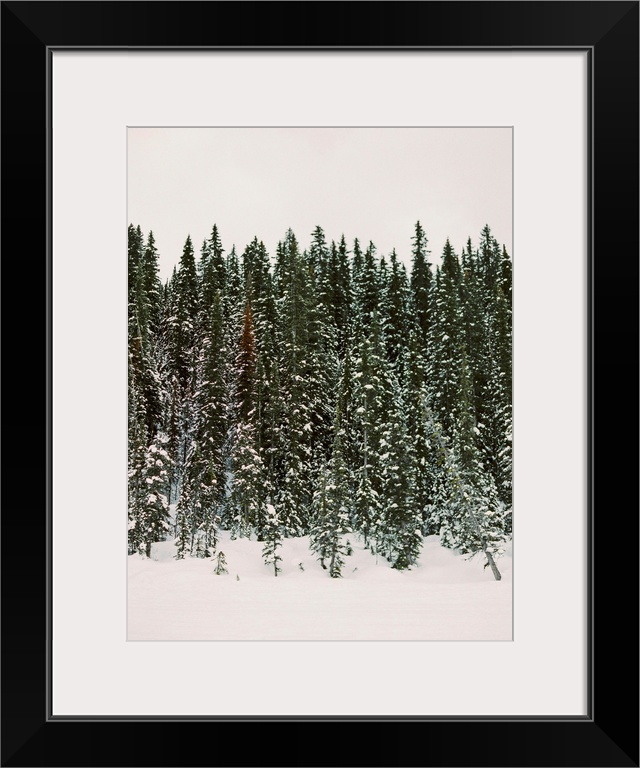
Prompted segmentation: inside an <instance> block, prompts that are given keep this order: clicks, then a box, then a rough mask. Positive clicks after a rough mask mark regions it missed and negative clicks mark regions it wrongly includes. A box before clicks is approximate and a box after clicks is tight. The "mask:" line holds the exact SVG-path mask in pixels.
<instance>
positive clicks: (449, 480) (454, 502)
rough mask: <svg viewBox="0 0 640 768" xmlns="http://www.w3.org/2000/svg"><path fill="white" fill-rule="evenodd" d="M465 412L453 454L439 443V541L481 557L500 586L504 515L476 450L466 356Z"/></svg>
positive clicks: (462, 393)
mask: <svg viewBox="0 0 640 768" xmlns="http://www.w3.org/2000/svg"><path fill="white" fill-rule="evenodd" d="M461 379H462V392H461V402H462V407H461V411H460V416H459V418H458V419H457V423H456V426H455V430H454V435H453V440H452V448H451V449H449V448H448V446H447V444H446V442H445V441H441V443H440V446H439V448H440V450H441V452H442V454H443V461H442V469H443V474H442V477H441V478H440V483H439V486H440V487H439V491H438V494H437V500H436V502H437V503H439V504H440V505H441V506H440V508H439V509H438V511H437V515H438V517H439V520H440V531H439V533H440V541H441V543H442V544H443V546H445V547H450V548H452V549H456V550H458V551H460V552H463V553H475V552H479V551H482V552H483V553H484V554H485V556H486V558H487V563H488V565H490V566H491V569H492V571H493V574H494V576H495V578H496V579H497V580H499V579H500V578H501V576H500V572H499V570H498V568H497V566H496V564H495V559H496V558H497V557H498V556H499V555H501V554H502V553H503V551H504V550H503V546H504V541H505V516H504V510H503V508H502V506H501V504H500V502H499V500H498V495H497V491H496V487H495V483H494V481H493V477H492V475H491V473H490V472H487V471H486V470H485V468H484V467H483V466H482V462H481V459H480V455H479V451H478V449H477V446H476V439H475V437H476V430H477V427H476V426H475V424H474V418H473V412H472V406H471V375H470V372H469V369H468V367H467V364H466V355H463V367H462V372H461Z"/></svg>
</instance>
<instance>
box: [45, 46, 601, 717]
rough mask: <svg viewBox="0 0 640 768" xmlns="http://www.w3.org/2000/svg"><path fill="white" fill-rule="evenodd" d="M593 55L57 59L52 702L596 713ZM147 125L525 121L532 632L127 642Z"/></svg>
mask: <svg viewBox="0 0 640 768" xmlns="http://www.w3.org/2000/svg"><path fill="white" fill-rule="evenodd" d="M586 73H587V56H586V54H585V53H582V52H562V53H549V52H543V51H540V52H527V53H525V52H522V53H520V52H506V51H505V52H474V53H471V52H469V53H449V52H443V51H439V52H433V51H432V52H428V53H427V52H422V53H420V52H418V53H416V52H407V53H396V52H393V53H392V52H378V53H373V52H366V53H359V52H358V53H353V52H351V53H334V52H323V53H317V52H314V53H310V52H296V53H283V52H269V53H256V52H252V53H249V52H227V53H221V52H218V53H202V52H198V53H178V52H167V53H158V52H133V53H123V52H101V53H97V52H96V53H92V52H70V51H69V52H56V53H54V54H53V101H52V104H53V712H52V714H53V715H95V716H99V715H123V716H126V715H154V714H155V715H174V714H176V715H177V714H180V715H215V714H220V715H234V714H237V715H242V714H246V715H249V714H257V715H269V714H285V715H286V714H296V715H300V714H308V715H314V714H318V715H321V714H328V715H366V714H370V715H429V714H431V715H452V716H455V715H491V716H501V715H546V716H555V715H584V714H586V711H587V701H586V675H587V670H586V643H587V634H586V633H587V628H586V579H587V574H586V520H587V511H586V465H587V462H586V458H587V457H586V412H587V409H586V382H587V370H586V328H587V319H586V317H587V316H586V295H587V291H586V275H587V271H586V242H587V239H586V157H587V155H586V151H587V148H586V117H587V115H586V105H587V91H586V88H587V77H586ZM416 94H419V98H416ZM128 125H317V126H321V125H365V126H366V125H369V126H384V125H393V126H399V125H417V126H420V125H422V126H434V125H512V126H514V139H515V142H514V174H515V208H514V213H515V217H514V247H513V252H514V310H515V313H514V439H515V443H514V449H515V466H514V480H515V485H514V502H515V504H514V525H515V541H514V543H515V561H514V621H515V624H514V642H512V643H490V642H489V643H487V642H485V643H442V642H425V643H416V642H414V643H403V644H402V647H401V648H399V647H398V645H397V643H377V642H371V643H353V642H352V643H290V642H289V643H273V642H271V643H143V642H137V643H127V642H126V610H125V605H126V547H125V538H124V537H125V535H126V534H125V533H123V532H124V531H125V529H126V380H127V376H126V353H125V351H124V350H126V263H127V262H126V224H127V223H128V222H127V216H126V126H128ZM162 670H164V671H162ZM180 670H184V674H181V673H180ZM381 671H384V673H381ZM276 679H277V686H274V680H276ZM330 681H336V682H340V681H348V686H344V688H343V687H342V685H341V686H340V687H341V689H342V690H343V692H342V693H341V695H340V696H339V697H338V698H337V699H336V696H335V695H334V694H333V688H332V686H331V685H328V684H327V683H328V682H330Z"/></svg>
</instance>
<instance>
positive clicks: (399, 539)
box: [128, 222, 512, 577]
mask: <svg viewBox="0 0 640 768" xmlns="http://www.w3.org/2000/svg"><path fill="white" fill-rule="evenodd" d="M478 243H479V244H478V247H477V249H474V247H473V245H472V243H471V240H469V241H468V242H467V245H466V247H465V248H464V250H463V251H462V253H461V254H460V256H458V255H457V254H456V253H455V251H454V249H453V248H452V246H451V244H450V243H449V242H448V241H447V242H446V244H445V245H444V248H443V251H442V259H441V261H440V263H439V264H438V265H437V266H435V267H434V269H433V271H432V265H431V264H430V262H429V257H430V251H429V250H428V248H427V245H428V241H427V237H426V233H425V230H424V229H423V227H422V225H421V224H420V222H417V223H416V226H415V230H414V234H413V238H412V248H411V253H410V259H411V268H410V277H409V275H408V274H407V269H406V268H405V265H404V263H403V261H402V260H401V258H399V256H398V254H397V253H396V251H395V250H393V251H391V252H390V253H389V254H388V255H385V256H379V255H378V253H377V251H376V247H375V245H374V244H373V243H372V242H369V244H368V246H367V248H366V249H365V250H363V249H362V247H361V245H360V242H359V241H358V240H355V241H354V243H353V250H352V252H351V254H350V253H349V251H348V249H347V246H346V242H345V238H344V236H341V237H340V238H339V240H329V239H327V236H326V235H325V232H324V230H323V229H322V228H321V227H320V226H317V227H315V229H314V230H313V232H312V233H311V237H310V242H309V244H308V247H307V248H306V250H305V249H303V248H302V247H301V246H300V244H299V243H298V240H297V238H296V236H295V235H294V233H293V231H292V230H288V231H287V232H286V234H285V236H284V238H283V240H282V241H281V242H280V243H279V244H278V247H277V249H276V253H275V255H274V257H275V258H274V261H273V263H272V261H271V259H270V257H269V254H268V253H267V250H266V248H265V246H264V243H263V242H261V241H260V240H259V239H258V238H257V237H254V238H253V240H252V241H251V242H250V243H249V244H248V245H246V247H245V248H244V250H243V251H242V256H241V257H240V258H239V257H238V253H237V252H236V249H235V247H232V248H231V249H230V250H229V251H228V252H227V251H225V249H224V248H223V246H222V241H221V238H220V234H219V231H218V227H217V225H215V224H214V226H213V228H212V230H211V235H210V237H209V238H208V239H207V240H205V241H204V243H203V244H202V248H201V251H200V259H199V261H198V263H197V264H196V261H195V256H194V251H193V245H192V242H191V238H189V237H188V238H187V240H186V242H185V245H184V248H183V251H182V256H181V258H180V263H179V265H178V267H177V268H176V269H174V272H173V274H172V276H171V278H170V279H169V280H168V281H167V282H166V283H165V285H164V286H163V285H162V284H161V283H160V280H159V278H158V252H157V248H156V243H155V238H154V235H153V233H151V232H150V233H149V235H148V237H147V239H146V241H145V238H144V236H143V234H142V232H141V230H140V228H139V227H135V226H133V225H130V226H129V227H128V267H129V280H128V342H129V347H128V355H129V371H128V374H129V375H128V411H129V412H128V435H129V462H128V470H129V540H128V549H129V552H130V553H131V554H133V553H135V552H139V553H141V554H143V555H146V556H149V554H150V552H151V545H152V544H153V542H155V541H161V540H163V539H164V538H166V536H167V535H168V533H169V531H168V527H169V502H173V503H174V504H175V523H174V529H173V533H174V535H175V537H176V548H177V549H176V557H177V558H178V559H181V558H184V557H185V556H187V555H190V556H192V557H213V558H214V559H215V560H214V562H215V568H214V572H215V573H222V572H223V570H222V569H223V568H224V569H225V572H226V566H225V564H224V556H223V555H222V553H219V552H218V551H217V547H218V541H219V535H220V534H219V532H220V530H228V531H231V535H232V536H233V537H237V536H246V537H252V538H255V539H258V540H259V541H261V542H263V556H264V559H265V562H266V563H267V564H268V565H269V567H271V568H273V572H274V575H276V576H277V575H278V573H279V572H280V568H281V555H280V548H281V546H282V540H283V538H284V537H288V536H298V535H303V534H308V535H309V536H310V545H311V548H312V550H313V551H314V552H315V553H316V555H317V557H318V559H319V560H320V562H321V563H322V564H323V565H324V566H325V567H326V570H327V571H328V575H330V576H332V577H338V576H340V575H343V569H344V568H343V567H344V562H345V558H346V557H347V556H348V553H349V550H350V548H351V545H350V544H349V542H348V541H347V540H346V535H347V534H350V536H351V537H353V536H357V537H360V538H361V539H362V540H363V542H364V544H365V546H366V547H368V548H369V549H370V550H371V552H372V553H375V554H376V555H379V556H381V557H384V558H386V560H387V561H388V562H389V564H390V565H391V566H392V567H394V568H396V569H398V570H406V569H409V568H413V567H416V566H417V564H418V561H419V555H420V551H421V547H422V540H423V537H424V536H425V535H431V534H438V535H440V537H441V541H442V543H443V544H444V545H445V546H449V547H452V548H455V549H457V550H459V551H461V552H467V553H473V552H476V551H482V552H484V553H485V555H486V556H487V558H489V557H490V556H492V554H493V555H495V554H499V551H500V549H501V547H502V544H503V542H504V540H505V538H506V537H508V536H509V535H510V532H511V475H512V468H511V464H512V454H511V371H512V366H511V357H512V348H511V322H512V311H511V290H512V288H511V280H512V276H511V260H510V257H509V255H508V254H507V252H506V250H505V249H504V248H503V247H501V246H500V245H499V244H498V242H497V241H496V240H495V238H494V237H493V234H492V233H491V230H490V229H489V227H488V226H486V227H484V228H483V230H482V232H481V233H480V238H479V241H478ZM408 255H409V254H407V256H408Z"/></svg>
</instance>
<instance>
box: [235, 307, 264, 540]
mask: <svg viewBox="0 0 640 768" xmlns="http://www.w3.org/2000/svg"><path fill="white" fill-rule="evenodd" d="M234 370H235V381H236V387H235V400H234V404H235V408H234V412H235V413H234V415H235V427H234V428H233V431H232V432H233V439H232V447H231V462H230V463H231V484H230V495H229V498H228V500H227V520H228V524H229V525H230V526H231V532H232V536H233V537H234V538H235V537H237V536H247V537H248V536H250V535H251V533H252V531H253V529H254V527H255V526H256V524H259V522H260V521H261V520H263V519H264V516H265V504H266V494H265V488H264V467H263V465H262V459H261V457H260V454H259V453H258V450H257V435H256V427H255V416H256V410H255V395H256V348H255V332H254V327H253V315H252V312H251V304H250V303H249V302H247V304H246V308H245V313H244V323H243V330H242V336H241V338H240V345H239V349H238V354H237V356H236V361H235V369H234Z"/></svg>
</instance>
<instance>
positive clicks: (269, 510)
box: [262, 504, 282, 576]
mask: <svg viewBox="0 0 640 768" xmlns="http://www.w3.org/2000/svg"><path fill="white" fill-rule="evenodd" d="M281 547H282V527H281V525H280V519H279V517H278V513H277V511H276V508H275V507H274V506H273V504H267V506H266V516H265V526H264V547H263V548H262V556H263V558H264V562H265V564H266V565H269V566H271V567H272V568H273V575H274V576H277V575H278V574H279V573H280V572H281V571H282V568H281V567H280V565H279V564H280V563H281V562H282V557H281V555H280V548H281Z"/></svg>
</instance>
